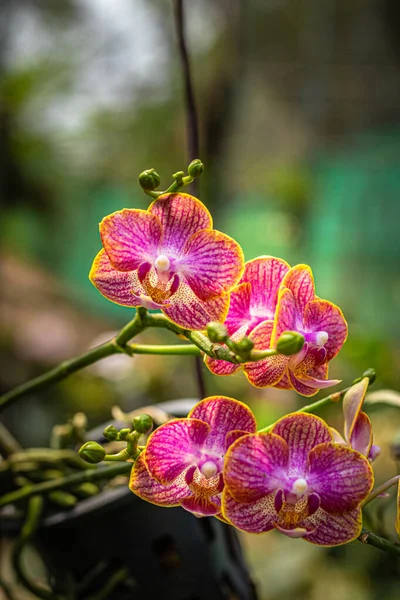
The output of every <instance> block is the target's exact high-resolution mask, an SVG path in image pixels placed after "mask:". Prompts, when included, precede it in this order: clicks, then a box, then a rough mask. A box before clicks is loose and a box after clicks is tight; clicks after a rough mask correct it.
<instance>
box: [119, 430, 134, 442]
mask: <svg viewBox="0 0 400 600" xmlns="http://www.w3.org/2000/svg"><path fill="white" fill-rule="evenodd" d="M130 432H131V430H130V429H129V427H124V428H123V429H120V431H119V434H118V439H119V440H121V441H124V440H126V439H127V437H128V435H129V434H130Z"/></svg>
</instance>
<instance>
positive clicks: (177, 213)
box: [89, 193, 243, 330]
mask: <svg viewBox="0 0 400 600" xmlns="http://www.w3.org/2000/svg"><path fill="white" fill-rule="evenodd" d="M212 227H213V224H212V218H211V215H210V213H209V212H208V210H207V209H206V207H205V206H204V204H202V202H200V200H197V199H196V198H194V197H193V196H189V195H188V194H181V193H179V194H165V195H163V196H160V197H159V198H158V199H157V200H155V201H154V202H153V203H152V204H151V205H150V207H149V209H148V210H137V209H124V210H120V211H117V212H115V213H113V214H111V215H109V216H108V217H105V218H104V219H103V221H102V222H101V223H100V236H101V240H102V243H103V250H101V251H100V253H99V254H98V255H97V257H96V258H95V260H94V263H93V266H92V269H91V272H90V276H89V277H90V280H91V281H92V283H93V284H94V285H95V286H96V287H97V289H98V290H99V291H100V292H101V293H102V294H103V296H105V297H106V298H108V299H109V300H111V301H112V302H116V303H117V304H121V305H123V306H145V307H147V308H151V309H157V308H158V309H161V310H162V311H163V312H164V314H165V315H166V316H167V317H168V318H169V319H171V321H173V322H175V323H176V324H178V325H180V326H182V327H185V328H187V329H193V330H196V329H202V328H204V327H205V326H206V325H207V323H209V322H210V321H213V320H224V318H225V316H226V314H227V311H228V307H229V292H230V291H231V290H232V289H233V288H234V287H235V285H236V284H237V282H238V281H239V279H240V276H241V274H242V272H243V252H242V250H241V248H240V246H239V244H238V243H237V242H235V241H234V240H233V239H232V238H230V237H229V236H227V235H225V234H223V233H220V232H219V231H216V230H215V229H213V228H212Z"/></svg>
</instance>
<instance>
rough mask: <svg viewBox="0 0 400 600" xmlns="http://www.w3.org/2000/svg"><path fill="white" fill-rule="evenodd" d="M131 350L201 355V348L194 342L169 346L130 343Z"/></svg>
mask: <svg viewBox="0 0 400 600" xmlns="http://www.w3.org/2000/svg"><path fill="white" fill-rule="evenodd" d="M128 347H129V350H130V352H132V355H135V354H163V355H173V356H201V352H200V350H199V348H198V347H197V346H195V345H193V344H186V345H185V344H171V345H169V346H158V345H151V346H150V345H149V346H146V345H142V344H130V345H129V346H128Z"/></svg>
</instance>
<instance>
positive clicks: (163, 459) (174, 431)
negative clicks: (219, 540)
mask: <svg viewBox="0 0 400 600" xmlns="http://www.w3.org/2000/svg"><path fill="white" fill-rule="evenodd" d="M256 429H257V426H256V420H255V418H254V415H253V413H252V412H251V410H250V409H249V408H248V407H247V406H246V405H245V404H242V403H241V402H238V401H237V400H234V399H233V398H226V397H224V396H213V397H210V398H206V399H205V400H203V401H201V402H199V403H198V404H197V405H196V406H195V407H194V408H193V409H192V411H191V412H190V413H189V415H188V418H186V419H174V420H172V421H169V422H168V423H165V425H162V426H161V427H159V428H158V429H156V431H154V433H152V435H151V436H150V438H149V440H148V443H147V445H146V448H145V450H144V452H143V453H142V454H141V455H140V456H139V458H138V459H137V461H136V463H135V466H134V468H133V469H132V474H131V480H130V486H129V487H130V489H131V490H132V491H133V492H134V493H135V494H136V495H137V496H140V497H141V498H143V499H144V500H147V501H148V502H151V503H153V504H157V505H159V506H182V507H183V508H185V509H186V510H188V511H190V512H192V513H194V514H195V515H197V516H211V515H214V516H215V515H220V513H221V493H222V490H223V488H224V480H223V477H222V469H223V464H224V458H225V453H226V451H227V450H228V448H229V446H230V445H231V444H232V443H233V442H234V441H235V440H237V439H238V437H240V436H242V435H246V434H248V433H254V432H255V431H256Z"/></svg>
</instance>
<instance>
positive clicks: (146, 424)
mask: <svg viewBox="0 0 400 600" xmlns="http://www.w3.org/2000/svg"><path fill="white" fill-rule="evenodd" d="M133 428H134V430H135V431H137V432H138V433H148V432H149V431H151V430H152V429H153V419H152V418H151V417H150V415H138V416H137V417H135V418H134V419H133Z"/></svg>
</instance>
